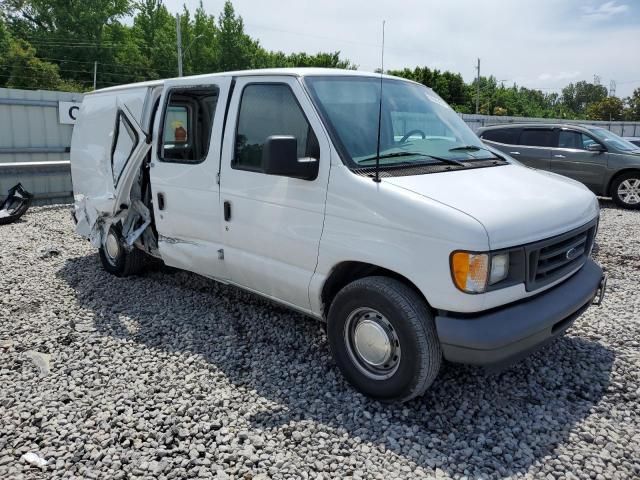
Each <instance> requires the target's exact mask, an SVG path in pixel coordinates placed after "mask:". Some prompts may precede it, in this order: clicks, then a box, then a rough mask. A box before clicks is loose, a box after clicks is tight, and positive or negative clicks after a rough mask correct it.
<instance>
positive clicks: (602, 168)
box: [551, 128, 609, 195]
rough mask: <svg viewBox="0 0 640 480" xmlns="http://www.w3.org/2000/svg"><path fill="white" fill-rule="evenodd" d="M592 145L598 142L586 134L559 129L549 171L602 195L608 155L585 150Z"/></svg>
mask: <svg viewBox="0 0 640 480" xmlns="http://www.w3.org/2000/svg"><path fill="white" fill-rule="evenodd" d="M594 143H600V142H598V141H597V140H596V139H595V138H593V137H592V136H591V135H588V134H587V133H584V132H582V131H579V130H574V129H571V128H562V129H560V131H559V132H558V137H557V143H556V146H555V148H554V149H553V153H552V156H551V171H552V172H555V173H559V174H560V175H564V176H566V177H570V178H573V179H574V180H578V181H579V182H582V183H584V184H585V185H586V186H587V187H588V188H589V189H591V190H592V191H594V192H595V193H596V194H600V195H602V194H603V193H604V191H603V190H604V179H605V176H606V173H607V171H606V170H607V162H608V157H609V154H608V153H607V152H591V151H589V150H587V148H588V146H589V145H591V144H594Z"/></svg>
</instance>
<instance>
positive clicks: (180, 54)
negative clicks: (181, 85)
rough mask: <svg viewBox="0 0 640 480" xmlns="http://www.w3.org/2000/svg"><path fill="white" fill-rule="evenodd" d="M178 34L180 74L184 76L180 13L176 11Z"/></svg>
mask: <svg viewBox="0 0 640 480" xmlns="http://www.w3.org/2000/svg"><path fill="white" fill-rule="evenodd" d="M176 34H177V41H178V76H179V77H181V76H182V32H181V31H180V14H179V13H176Z"/></svg>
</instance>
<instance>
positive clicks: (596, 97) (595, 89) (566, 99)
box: [562, 80, 607, 115]
mask: <svg viewBox="0 0 640 480" xmlns="http://www.w3.org/2000/svg"><path fill="white" fill-rule="evenodd" d="M605 98H607V89H606V88H605V87H603V86H602V85H596V84H593V83H589V82H585V81H584V80H583V81H581V82H578V83H576V84H573V83H570V84H569V85H568V86H566V87H565V88H563V89H562V103H563V104H564V105H566V107H567V108H568V109H569V110H571V111H572V112H576V113H577V114H578V115H582V114H584V113H586V111H587V107H588V106H589V104H591V103H598V102H601V101H602V100H604V99H605Z"/></svg>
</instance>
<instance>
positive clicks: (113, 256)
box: [104, 231, 120, 265]
mask: <svg viewBox="0 0 640 480" xmlns="http://www.w3.org/2000/svg"><path fill="white" fill-rule="evenodd" d="M104 251H105V256H106V257H107V260H108V261H109V263H110V264H111V265H115V264H116V262H117V260H118V257H119V256H120V241H119V240H118V237H116V235H115V234H114V233H113V232H111V231H110V232H109V233H108V234H107V239H106V241H105V245H104Z"/></svg>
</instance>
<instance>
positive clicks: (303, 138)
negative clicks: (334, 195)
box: [231, 83, 319, 172]
mask: <svg viewBox="0 0 640 480" xmlns="http://www.w3.org/2000/svg"><path fill="white" fill-rule="evenodd" d="M272 135H293V136H294V137H296V139H297V140H298V158H302V157H312V158H318V157H319V147H318V140H317V138H316V136H315V134H314V133H313V130H312V129H311V126H310V125H309V122H308V121H307V118H306V117H305V115H304V113H303V112H302V108H301V107H300V105H299V104H298V102H297V100H296V98H295V96H294V94H293V92H292V91H291V88H289V86H288V85H285V84H279V83H274V84H250V85H247V86H246V87H245V88H244V90H243V92H242V98H241V100H240V111H239V113H238V124H237V128H236V145H235V155H234V158H233V160H232V163H231V167H232V168H235V169H239V170H252V171H258V172H259V171H262V148H263V146H264V143H265V141H266V140H267V138H268V137H270V136H272Z"/></svg>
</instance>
